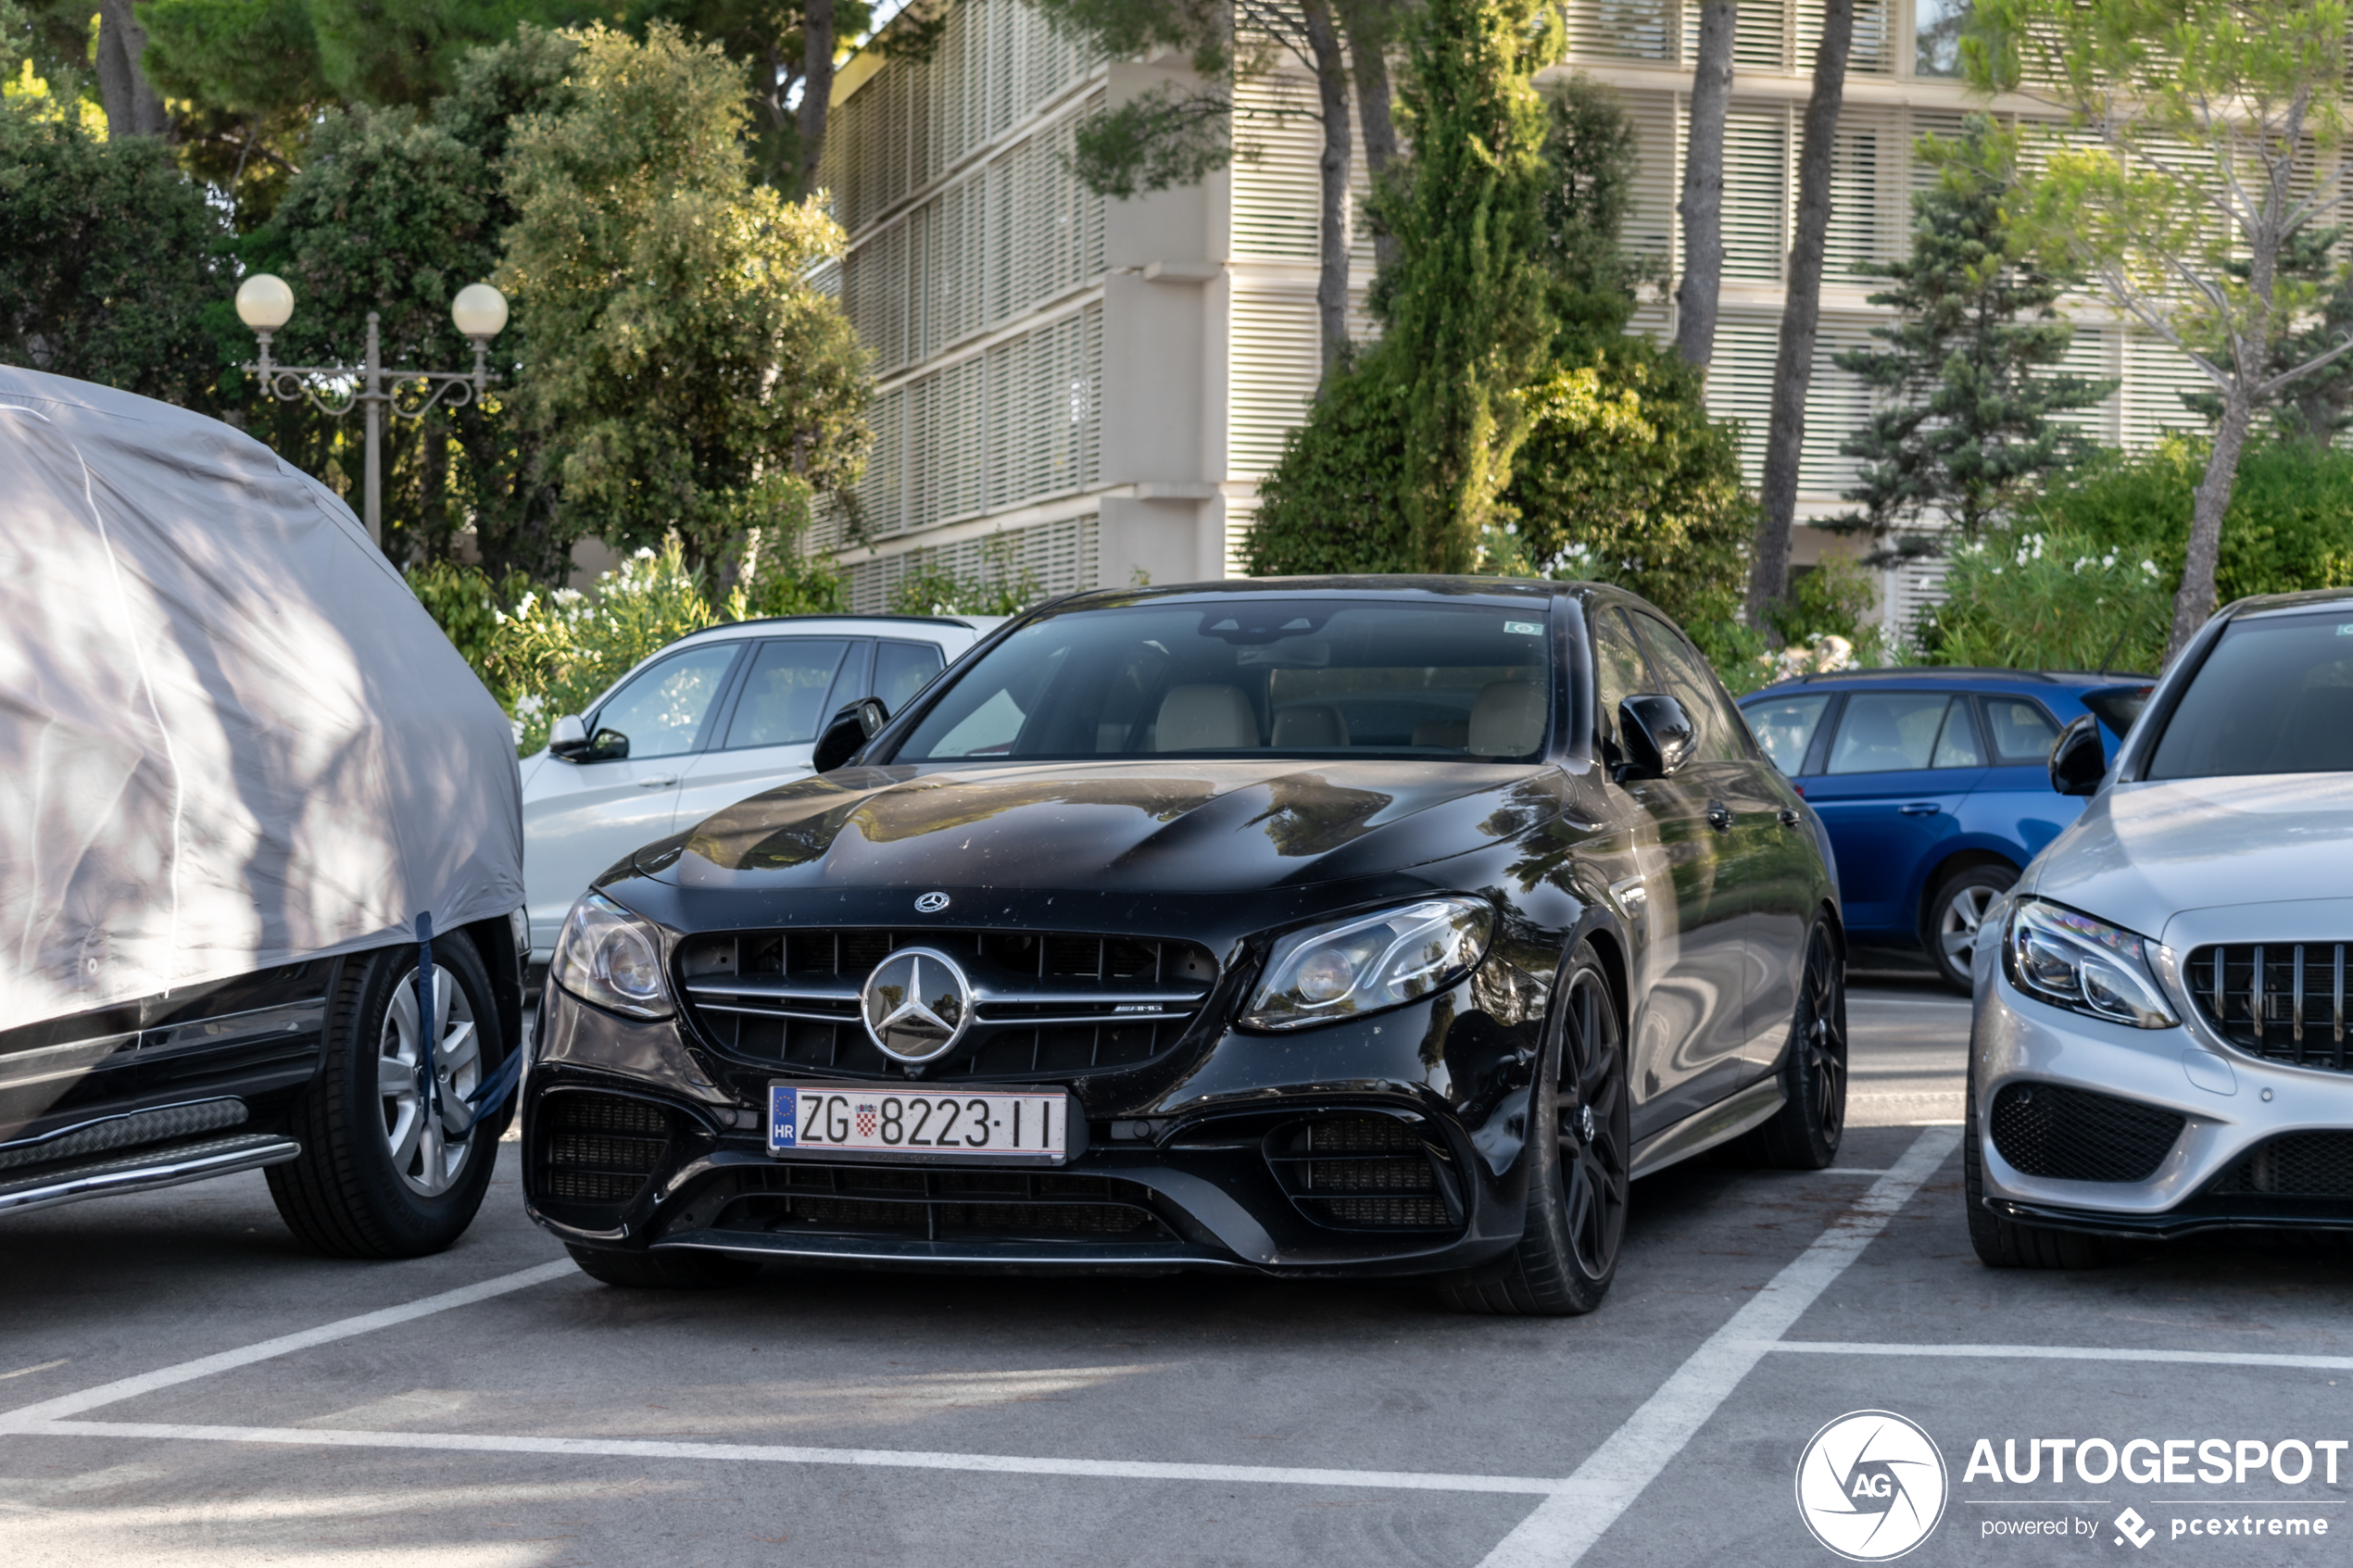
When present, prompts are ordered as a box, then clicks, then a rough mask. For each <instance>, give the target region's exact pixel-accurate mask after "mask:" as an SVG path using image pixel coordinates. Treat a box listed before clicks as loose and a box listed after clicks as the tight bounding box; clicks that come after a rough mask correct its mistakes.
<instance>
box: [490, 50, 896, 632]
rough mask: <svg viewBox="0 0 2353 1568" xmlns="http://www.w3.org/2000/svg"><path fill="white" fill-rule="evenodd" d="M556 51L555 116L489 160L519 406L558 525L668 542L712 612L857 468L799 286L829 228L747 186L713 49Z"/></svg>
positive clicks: (829, 351) (840, 344) (819, 215)
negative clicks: (541, 442)
mask: <svg viewBox="0 0 2353 1568" xmlns="http://www.w3.org/2000/svg"><path fill="white" fill-rule="evenodd" d="M575 36H576V38H577V41H578V44H579V46H580V53H579V55H578V56H577V58H576V60H575V62H574V66H573V71H572V73H571V77H570V82H571V91H572V93H573V98H572V100H571V102H570V103H569V104H567V105H566V106H565V107H562V108H561V109H559V110H556V111H553V112H548V113H544V114H539V115H535V116H533V117H531V118H530V119H527V120H526V121H525V122H524V123H523V124H522V127H521V128H520V129H519V130H518V131H517V132H515V134H514V137H513V139H512V142H511V144H510V147H509V150H508V154H507V160H506V176H505V187H506V191H507V194H508V196H509V197H510V199H511V200H512V201H513V202H514V204H515V207H516V210H517V214H518V218H517V221H516V222H515V223H514V225H513V226H512V227H511V228H510V229H509V230H508V232H507V236H506V263H505V266H504V268H503V269H502V271H501V274H500V276H501V280H502V282H503V284H504V286H506V287H508V288H509V289H510V292H512V294H513V295H515V297H516V300H517V303H518V307H519V314H520V317H521V320H522V325H523V328H524V330H525V332H527V334H528V339H529V342H530V345H531V355H532V360H531V368H530V374H529V376H528V378H527V379H526V380H525V381H524V383H523V384H522V388H521V391H522V396H523V398H524V400H525V403H526V406H527V408H528V409H529V411H530V413H531V415H532V417H533V419H534V420H535V425H536V428H537V429H538V430H540V431H542V432H544V433H546V434H547V438H548V439H549V441H550V442H551V450H552V451H553V453H554V455H555V458H556V463H555V470H554V471H555V472H556V474H557V475H558V477H559V478H560V482H561V483H562V485H563V492H564V495H563V504H564V506H565V508H566V510H567V512H568V514H570V516H571V517H572V519H573V522H574V523H575V524H577V525H578V526H579V527H581V528H582V530H583V531H584V532H588V533H596V534H598V535H599V536H601V537H602V538H604V539H606V540H607V541H608V542H610V543H612V544H616V545H623V546H628V545H636V544H640V543H644V544H648V545H650V544H652V543H653V542H655V541H657V540H660V539H661V538H663V537H664V536H665V535H667V534H670V533H676V534H677V535H678V536H679V537H680V538H681V539H682V540H683V541H684V543H685V548H686V560H687V562H688V564H689V565H690V566H692V567H695V568H697V569H698V570H699V569H701V568H703V567H704V566H705V565H706V564H707V565H709V566H710V567H711V569H712V570H713V572H714V580H715V581H716V583H718V589H719V592H720V595H721V596H722V597H724V596H725V595H726V593H727V592H728V591H729V590H731V589H732V588H733V587H734V586H735V584H736V576H737V575H738V574H739V573H740V571H741V567H742V559H743V556H744V552H745V549H746V547H747V545H748V543H749V538H750V537H751V535H752V534H753V533H755V532H756V531H757V530H759V529H761V527H763V526H767V525H771V524H776V523H780V522H781V523H782V524H784V525H785V529H784V531H785V532H786V533H787V534H796V533H798V531H799V530H798V525H799V523H800V522H801V521H804V520H805V519H806V516H807V513H808V508H809V504H810V501H811V499H812V496H813V495H818V494H824V495H837V496H846V495H847V491H848V487H849V484H850V483H852V482H854V481H855V479H856V478H857V476H858V474H859V471H860V470H861V467H862V462H863V449H864V445H865V440H866V426H865V408H866V402H867V397H868V395H869V387H870V382H869V378H868V375H867V371H866V365H865V355H864V352H863V351H862V349H861V348H860V347H859V346H858V344H857V341H856V338H855V336H854V335H853V333H852V332H851V331H850V328H849V322H848V320H846V319H845V318H844V317H843V315H842V313H841V310H840V308H839V307H838V306H837V304H836V303H835V301H833V300H832V299H830V298H828V297H826V296H825V295H822V294H820V293H819V292H818V291H817V290H816V289H815V288H814V287H813V286H812V284H811V283H810V282H809V281H808V277H807V273H808V270H809V269H810V267H811V266H812V264H813V263H814V262H816V261H817V260H818V259H819V258H821V257H825V256H830V255H837V254H839V251H840V247H841V244H842V238H841V233H840V231H839V230H838V229H837V228H836V227H835V225H834V224H833V222H832V220H830V219H828V218H827V217H826V216H825V215H824V212H823V211H822V210H820V209H819V208H818V207H816V206H815V205H814V204H813V203H805V204H801V205H794V204H790V203H787V202H786V201H785V200H784V199H783V198H782V197H781V196H780V195H779V194H777V193H776V191H775V190H774V188H772V187H769V186H765V185H761V184H759V183H757V182H755V181H754V180H753V178H752V173H753V170H752V166H751V162H750V159H749V157H748V155H747V153H746V150H745V146H744V143H743V139H742V134H741V133H742V132H743V130H744V122H745V114H746V111H745V107H744V98H743V90H742V78H741V76H740V74H739V73H738V71H737V70H736V68H735V66H734V65H733V64H732V63H731V62H729V61H728V59H727V58H726V56H724V54H723V53H722V52H721V51H720V50H719V49H718V48H717V47H716V46H715V45H711V44H693V43H689V42H688V41H687V40H686V38H685V37H684V36H683V35H682V34H681V33H680V32H679V31H678V30H677V29H675V28H674V27H672V26H671V25H669V24H667V23H656V24H654V25H652V26H651V27H649V28H648V31H647V35H646V38H645V41H644V42H643V43H639V42H637V41H635V40H634V39H632V38H630V37H629V36H627V35H626V34H624V33H621V32H617V31H611V30H610V29H606V28H603V27H597V28H591V29H589V30H588V31H585V32H583V33H579V34H576V35H575Z"/></svg>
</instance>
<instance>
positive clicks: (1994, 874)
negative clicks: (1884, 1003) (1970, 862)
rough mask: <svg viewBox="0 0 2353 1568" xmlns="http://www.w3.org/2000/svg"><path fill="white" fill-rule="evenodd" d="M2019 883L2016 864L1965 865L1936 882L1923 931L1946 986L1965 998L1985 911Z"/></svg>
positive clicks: (1929, 951) (1973, 982) (1971, 983)
mask: <svg viewBox="0 0 2353 1568" xmlns="http://www.w3.org/2000/svg"><path fill="white" fill-rule="evenodd" d="M2017 882H2018V868H2017V867H2016V866H2011V865H1999V866H1995V865H1977V866H1966V867H1964V868H1962V869H1961V870H1959V871H1957V872H1954V873H1953V874H1952V875H1951V876H1948V877H1946V878H1945V879H1944V881H1943V882H1941V883H1939V884H1937V886H1936V894H1935V897H1931V899H1930V900H1929V901H1928V929H1927V930H1926V931H1925V932H1924V933H1922V935H1923V936H1924V937H1925V938H1926V940H1925V941H1924V942H1923V943H1922V946H1923V947H1927V949H1928V961H1929V962H1931V963H1932V964H1934V965H1935V966H1936V972H1937V973H1938V974H1940V975H1942V976H1943V977H1944V984H1945V985H1950V986H1951V987H1953V989H1955V990H1956V991H1958V992H1960V993H1961V995H1963V996H1965V997H1966V996H1968V995H1969V993H1970V991H1971V990H1972V989H1973V988H1974V986H1975V984H1976V982H1975V981H1974V979H1973V978H1972V975H1971V972H1972V970H1973V968H1974V966H1975V962H1976V958H1977V944H1978V943H1979V941H1981V940H1982V934H1981V933H1980V930H1979V927H1981V926H1982V924H1983V923H1984V921H1985V911H1986V909H1988V908H1989V907H1991V906H1992V904H1993V902H1994V899H1996V898H1999V897H2001V896H2002V895H2003V894H2005V893H2007V892H2008V891H2009V890H2010V888H2011V887H2012V886H2014V885H2015V884H2017Z"/></svg>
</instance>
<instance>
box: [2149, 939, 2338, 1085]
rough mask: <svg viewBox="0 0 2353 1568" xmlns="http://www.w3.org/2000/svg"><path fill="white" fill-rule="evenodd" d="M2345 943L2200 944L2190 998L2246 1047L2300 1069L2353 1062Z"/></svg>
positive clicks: (2192, 963)
mask: <svg viewBox="0 0 2353 1568" xmlns="http://www.w3.org/2000/svg"><path fill="white" fill-rule="evenodd" d="M2346 947H2347V944H2346V943H2343V942H2252V943H2236V944H2233V945H2231V946H2229V947H2200V948H2198V949H2197V950H2196V952H2194V953H2192V954H2191V955H2190V960H2189V962H2188V963H2187V964H2186V965H2184V966H2183V971H2182V978H2183V980H2185V981H2186V982H2188V984H2189V988H2190V999H2191V1000H2192V1001H2194V1002H2196V1004H2197V1010H2198V1012H2199V1014H2200V1015H2201V1016H2202V1017H2204V1018H2205V1020H2206V1022H2208V1023H2209V1024H2211V1025H2213V1027H2214V1032H2215V1033H2216V1034H2218V1035H2221V1036H2222V1038H2224V1039H2225V1040H2228V1041H2229V1042H2230V1043H2231V1044H2232V1045H2233V1046H2236V1047H2238V1048H2239V1049H2241V1050H2243V1051H2246V1052H2249V1053H2250V1054H2252V1055H2255V1056H2260V1057H2268V1058H2270V1059H2271V1060H2273V1061H2292V1062H2294V1063H2296V1065H2297V1066H2299V1067H2326V1068H2329V1069H2331V1070H2333V1071H2334V1072H2338V1073H2343V1072H2345V1071H2347V1069H2348V1068H2353V1061H2349V1060H2347V1056H2346V1048H2345V1047H2346V1041H2345V1022H2346V1019H2345V959H2346V953H2345V949H2346Z"/></svg>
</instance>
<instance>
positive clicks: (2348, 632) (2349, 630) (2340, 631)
mask: <svg viewBox="0 0 2353 1568" xmlns="http://www.w3.org/2000/svg"><path fill="white" fill-rule="evenodd" d="M2336 634H2337V635H2338V636H2340V637H2353V626H2340V627H2338V628H2337V629H2336Z"/></svg>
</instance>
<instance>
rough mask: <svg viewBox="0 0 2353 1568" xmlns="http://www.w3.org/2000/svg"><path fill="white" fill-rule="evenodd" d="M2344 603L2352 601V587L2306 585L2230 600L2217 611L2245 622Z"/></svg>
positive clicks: (2234, 619)
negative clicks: (2299, 589) (2300, 589)
mask: <svg viewBox="0 0 2353 1568" xmlns="http://www.w3.org/2000/svg"><path fill="white" fill-rule="evenodd" d="M2348 602H2353V588H2307V589H2305V590H2304V591H2303V592H2301V593H2296V594H2254V595H2250V596H2247V597H2246V598H2243V599H2233V600H2232V601H2231V602H2230V603H2229V604H2226V605H2224V606H2223V607H2222V608H2221V614H2222V615H2225V616H2227V617H2229V618H2230V619H2231V620H2233V621H2245V620H2247V619H2249V618H2251V617H2254V616H2260V615H2293V614H2295V613H2296V611H2298V610H2306V609H2319V608H2322V607H2323V606H2327V605H2333V604H2346V603H2348Z"/></svg>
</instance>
